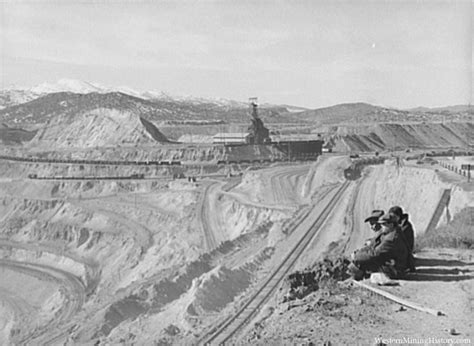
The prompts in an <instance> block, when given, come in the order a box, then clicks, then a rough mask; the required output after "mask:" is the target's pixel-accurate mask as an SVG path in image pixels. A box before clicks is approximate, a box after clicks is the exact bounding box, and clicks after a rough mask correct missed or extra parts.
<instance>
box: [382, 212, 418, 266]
mask: <svg viewBox="0 0 474 346" xmlns="http://www.w3.org/2000/svg"><path fill="white" fill-rule="evenodd" d="M388 213H389V214H391V215H393V216H394V217H395V219H396V220H397V223H398V225H399V226H400V229H401V231H402V234H403V237H404V238H405V241H406V244H407V247H408V269H409V270H410V271H412V272H413V271H415V258H414V256H413V250H414V246H415V232H414V231H413V226H412V224H411V222H410V221H408V214H405V213H403V209H402V208H401V207H399V206H393V207H391V208H390V209H389V211H388Z"/></svg>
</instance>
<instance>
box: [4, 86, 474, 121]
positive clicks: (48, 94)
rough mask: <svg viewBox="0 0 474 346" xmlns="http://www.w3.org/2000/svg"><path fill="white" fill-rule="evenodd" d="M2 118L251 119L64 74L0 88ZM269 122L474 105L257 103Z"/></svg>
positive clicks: (428, 112) (452, 111) (466, 111)
mask: <svg viewBox="0 0 474 346" xmlns="http://www.w3.org/2000/svg"><path fill="white" fill-rule="evenodd" d="M0 107H2V108H3V109H0V119H1V120H0V123H5V124H6V125H8V126H9V127H20V128H27V127H30V128H31V127H32V128H35V126H41V125H42V124H46V123H48V122H49V121H50V120H51V119H53V118H54V117H56V116H59V115H61V116H64V115H67V116H71V117H74V116H78V115H80V114H85V113H87V112H90V111H92V110H94V109H109V110H115V111H119V112H127V113H130V114H135V115H137V116H139V117H141V118H142V119H145V120H147V121H150V122H152V123H154V124H156V125H160V126H161V125H186V124H187V125H206V124H231V123H249V117H250V114H249V109H248V105H247V104H246V103H244V102H238V101H232V100H222V99H203V98H196V97H175V96H170V95H167V94H165V93H163V92H138V91H135V90H132V89H129V88H125V87H122V88H108V87H104V86H101V85H98V84H95V83H88V82H82V81H77V80H69V79H63V80H60V81H58V82H57V83H43V84H40V85H38V86H36V87H33V88H30V89H26V90H3V91H0ZM259 114H260V117H261V118H262V119H263V120H264V122H266V123H301V122H302V123H308V124H311V125H318V126H319V125H334V124H371V123H381V122H420V121H449V120H457V121H463V120H468V121H472V120H473V118H474V110H473V108H472V107H470V106H467V105H458V106H451V107H442V108H424V107H419V108H414V109H409V110H399V109H394V108H386V107H380V106H374V105H370V104H367V103H347V104H339V105H335V106H331V107H325V108H319V109H314V110H308V109H305V108H302V107H297V106H291V105H270V104H264V105H260V106H259Z"/></svg>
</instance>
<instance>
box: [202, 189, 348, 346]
mask: <svg viewBox="0 0 474 346" xmlns="http://www.w3.org/2000/svg"><path fill="white" fill-rule="evenodd" d="M349 184H350V182H349V181H345V182H344V183H343V184H342V185H341V186H340V188H339V189H338V190H337V191H336V193H335V194H334V196H333V197H332V198H331V199H330V201H329V202H328V203H327V204H326V206H325V207H324V209H323V210H322V211H321V213H320V214H319V216H318V217H317V218H316V220H315V221H312V223H311V225H310V227H308V230H307V231H306V232H305V233H304V235H303V236H302V237H301V238H300V239H299V240H298V242H297V243H296V245H295V246H294V247H293V248H292V249H291V250H290V251H289V253H288V254H287V255H286V257H285V258H284V259H283V260H282V262H281V263H280V265H279V266H278V267H277V268H276V269H275V270H274V271H273V272H272V273H271V274H270V275H269V276H268V277H267V279H266V280H265V281H264V283H263V284H262V285H261V286H260V288H259V289H258V290H257V292H256V293H254V295H253V296H252V297H251V298H250V299H249V301H248V302H247V303H245V304H244V305H243V306H242V307H241V308H240V309H239V310H238V311H237V312H236V313H235V314H234V315H233V316H231V317H229V318H227V319H226V320H225V321H224V322H222V323H221V324H220V325H219V326H218V327H216V328H214V329H213V330H211V331H210V332H209V333H207V334H206V335H204V337H203V338H202V339H201V340H200V343H202V344H204V345H210V344H217V345H221V344H224V343H225V342H227V341H229V340H230V339H231V338H232V337H233V336H234V335H235V334H236V333H237V332H238V331H239V330H240V329H241V328H242V327H244V326H245V325H246V324H247V323H248V322H249V321H250V320H251V318H253V316H254V315H255V314H256V313H257V312H258V310H259V309H260V308H261V307H262V306H263V304H264V303H266V301H267V300H268V299H269V298H270V296H271V295H272V293H273V292H274V291H275V290H276V289H277V287H278V286H279V284H280V283H281V282H282V281H283V279H284V278H285V276H286V275H287V273H288V272H289V271H290V269H291V268H292V267H293V265H294V264H295V262H296V261H297V259H298V258H299V257H300V255H301V254H302V253H303V251H304V250H305V249H306V248H307V246H308V245H309V244H310V242H311V240H312V239H313V238H314V236H315V235H316V234H317V233H318V231H319V230H320V228H321V226H322V225H323V224H324V222H325V221H326V219H327V218H328V216H329V215H330V213H331V212H332V210H333V208H334V206H335V205H336V204H337V203H338V202H339V200H340V198H341V196H342V194H343V193H344V192H345V191H346V189H347V187H348V186H349ZM303 221H304V220H302V221H301V222H303Z"/></svg>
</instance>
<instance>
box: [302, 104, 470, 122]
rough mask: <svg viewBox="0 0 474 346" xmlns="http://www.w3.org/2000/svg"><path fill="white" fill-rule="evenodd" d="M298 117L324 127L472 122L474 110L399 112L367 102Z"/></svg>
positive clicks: (459, 107) (460, 108)
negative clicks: (361, 124) (453, 121)
mask: <svg viewBox="0 0 474 346" xmlns="http://www.w3.org/2000/svg"><path fill="white" fill-rule="evenodd" d="M298 116H299V119H300V120H302V121H308V122H311V123H317V124H324V125H331V124H360V123H365V124H371V123H384V122H395V123H398V122H414V121H417V122H421V121H445V120H455V121H469V120H470V121H472V120H473V119H474V109H473V108H472V107H469V106H456V107H447V108H435V109H430V108H416V109H413V110H399V109H395V108H385V107H379V106H373V105H370V104H367V103H344V104H339V105H335V106H331V107H326V108H319V109H314V110H309V111H304V112H301V113H298Z"/></svg>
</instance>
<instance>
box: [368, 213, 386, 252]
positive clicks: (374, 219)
mask: <svg viewBox="0 0 474 346" xmlns="http://www.w3.org/2000/svg"><path fill="white" fill-rule="evenodd" d="M384 214H385V212H384V211H383V210H378V209H376V210H372V213H371V214H370V215H369V217H368V218H366V219H365V220H364V222H368V223H369V226H370V229H371V230H372V231H374V232H375V233H377V232H378V231H380V229H381V228H382V226H380V224H379V222H378V221H379V219H380V218H381V217H382V216H383V215H384ZM374 239H375V238H370V239H367V240H366V242H365V244H364V245H369V244H370V243H371V242H372V241H373V240H374Z"/></svg>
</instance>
